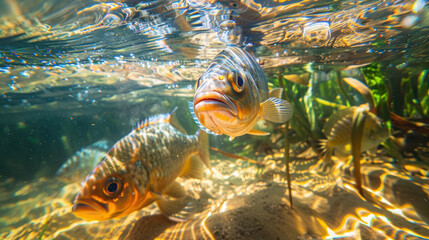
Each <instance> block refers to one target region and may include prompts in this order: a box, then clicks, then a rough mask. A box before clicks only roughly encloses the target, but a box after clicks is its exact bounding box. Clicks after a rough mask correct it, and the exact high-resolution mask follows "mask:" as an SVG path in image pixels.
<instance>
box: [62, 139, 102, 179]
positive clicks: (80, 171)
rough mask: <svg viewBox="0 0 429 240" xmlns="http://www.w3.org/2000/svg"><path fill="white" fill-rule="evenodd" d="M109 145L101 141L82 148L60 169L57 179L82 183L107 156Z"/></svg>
mask: <svg viewBox="0 0 429 240" xmlns="http://www.w3.org/2000/svg"><path fill="white" fill-rule="evenodd" d="M108 149H109V145H108V143H107V141H106V140H101V141H98V142H95V143H93V144H91V145H90V146H88V147H86V148H82V149H81V150H79V151H77V152H76V153H75V154H74V155H73V156H71V157H70V158H69V159H67V161H66V162H65V163H64V164H63V165H62V166H61V167H60V168H59V169H58V171H57V173H56V177H57V178H58V179H61V180H63V181H66V182H77V183H79V182H81V181H82V180H84V179H85V177H86V176H87V175H88V174H89V173H90V172H91V170H92V169H94V167H95V166H97V164H98V162H100V160H101V159H102V158H103V157H104V156H105V155H106V152H107V150H108Z"/></svg>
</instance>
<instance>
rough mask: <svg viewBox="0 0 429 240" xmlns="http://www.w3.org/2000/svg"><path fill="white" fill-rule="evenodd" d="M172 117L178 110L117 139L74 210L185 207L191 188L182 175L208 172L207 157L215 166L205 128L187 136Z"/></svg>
mask: <svg viewBox="0 0 429 240" xmlns="http://www.w3.org/2000/svg"><path fill="white" fill-rule="evenodd" d="M173 112H174V110H173ZM172 119H174V116H173V115H172V114H164V115H158V116H155V117H152V118H149V119H148V120H146V121H145V122H143V123H142V124H141V125H140V126H138V127H137V128H135V129H134V130H133V131H132V132H131V133H129V134H128V135H127V136H125V137H124V138H122V139H121V140H119V141H118V142H116V143H115V145H114V146H113V147H112V148H111V149H110V150H109V151H108V153H107V154H106V156H105V157H104V158H103V159H102V160H101V161H100V162H99V163H98V165H97V166H96V167H95V168H94V170H93V171H92V172H91V173H90V174H89V176H88V177H87V178H86V180H85V181H84V182H83V183H82V188H81V190H80V192H79V193H78V194H77V196H76V199H75V201H74V205H73V208H72V212H73V213H74V214H75V215H76V216H78V217H80V218H83V219H86V220H105V219H111V218H118V217H123V216H126V215H128V214H130V213H131V212H133V211H136V210H139V209H141V208H144V207H145V206H148V205H149V204H151V203H153V202H156V203H157V205H158V208H159V209H160V211H161V212H162V213H164V214H165V215H167V216H171V215H173V214H175V213H178V212H180V210H181V209H182V208H183V207H184V205H183V204H180V203H182V202H183V201H182V200H183V199H185V197H186V191H185V189H184V188H183V187H182V186H181V185H180V184H179V183H177V182H176V178H178V177H182V176H184V177H193V178H201V177H202V175H203V163H202V162H204V164H206V166H207V167H209V166H210V165H209V162H208V161H209V152H208V137H207V134H206V133H205V132H203V131H199V132H198V133H197V134H195V135H186V134H184V133H183V131H179V130H178V129H183V128H181V127H180V126H179V125H177V124H174V121H173V120H172ZM173 125H175V126H176V127H174V126H173ZM201 160H202V161H201Z"/></svg>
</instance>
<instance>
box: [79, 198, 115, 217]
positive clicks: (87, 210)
mask: <svg viewBox="0 0 429 240" xmlns="http://www.w3.org/2000/svg"><path fill="white" fill-rule="evenodd" d="M72 212H73V213H74V214H75V215H76V216H78V217H80V218H84V219H87V220H102V219H104V218H105V216H107V214H108V212H109V207H108V205H107V204H104V203H100V202H98V201H96V200H94V199H79V200H76V201H75V203H74V205H73V208H72Z"/></svg>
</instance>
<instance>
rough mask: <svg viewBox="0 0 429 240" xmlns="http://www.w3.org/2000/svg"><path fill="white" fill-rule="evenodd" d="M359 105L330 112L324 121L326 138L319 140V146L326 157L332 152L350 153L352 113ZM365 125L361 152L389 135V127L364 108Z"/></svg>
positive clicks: (337, 154) (338, 154) (339, 155)
mask: <svg viewBox="0 0 429 240" xmlns="http://www.w3.org/2000/svg"><path fill="white" fill-rule="evenodd" d="M359 108H361V107H349V108H345V109H341V110H339V111H337V112H336V113H334V114H332V115H331V116H330V117H329V119H328V121H327V122H326V123H325V126H324V128H323V132H324V133H325V134H326V135H327V139H322V140H320V147H321V150H322V152H323V153H324V154H326V159H327V160H328V158H330V156H331V155H332V154H335V155H336V156H337V157H340V158H345V157H347V156H349V155H351V149H352V147H351V145H352V140H353V139H352V121H353V114H354V113H355V112H356V111H357V110H358V109H359ZM364 114H366V115H367V117H366V118H365V123H364V124H365V125H364V130H363V136H362V146H361V152H364V151H367V150H371V149H374V148H376V147H377V146H378V145H380V144H381V143H382V142H383V141H385V140H386V139H387V138H388V137H389V135H390V134H389V129H388V128H387V127H386V126H385V124H384V123H383V121H382V120H381V119H380V118H378V117H377V116H376V115H375V114H373V113H371V112H369V111H368V110H367V109H365V110H364Z"/></svg>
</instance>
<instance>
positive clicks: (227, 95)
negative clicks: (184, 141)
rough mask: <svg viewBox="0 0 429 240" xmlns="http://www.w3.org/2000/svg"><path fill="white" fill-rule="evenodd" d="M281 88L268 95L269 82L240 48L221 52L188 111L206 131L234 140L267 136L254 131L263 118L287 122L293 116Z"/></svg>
mask: <svg viewBox="0 0 429 240" xmlns="http://www.w3.org/2000/svg"><path fill="white" fill-rule="evenodd" d="M281 93H282V89H280V88H276V89H273V90H271V91H270V92H268V82H267V78H266V77H265V74H264V72H263V71H262V69H261V67H260V66H259V64H258V63H257V62H256V60H255V58H254V57H253V56H251V55H250V54H249V53H248V52H247V51H245V50H243V49H241V48H238V47H227V48H226V49H225V50H224V51H222V52H221V53H219V54H218V55H217V56H216V57H215V58H214V59H213V61H212V63H211V64H210V66H209V68H208V69H207V71H206V72H205V73H204V74H203V75H202V76H201V77H200V78H199V79H198V81H197V83H196V85H195V95H194V100H193V103H190V104H189V109H190V111H191V114H192V115H193V117H194V120H195V121H196V123H197V124H198V125H199V126H200V127H201V128H202V129H203V130H205V131H207V132H209V133H214V134H218V135H221V134H226V135H228V136H230V139H231V140H232V139H233V138H234V137H237V136H241V135H244V134H247V133H248V134H253V135H268V134H269V133H267V132H263V131H260V130H256V129H253V127H254V125H255V124H256V122H257V121H258V120H259V119H261V118H264V119H266V120H268V121H271V122H275V123H284V122H286V121H287V120H289V118H290V117H291V116H292V113H293V109H292V105H291V104H290V103H289V102H287V101H286V100H283V99H280V95H281Z"/></svg>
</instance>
